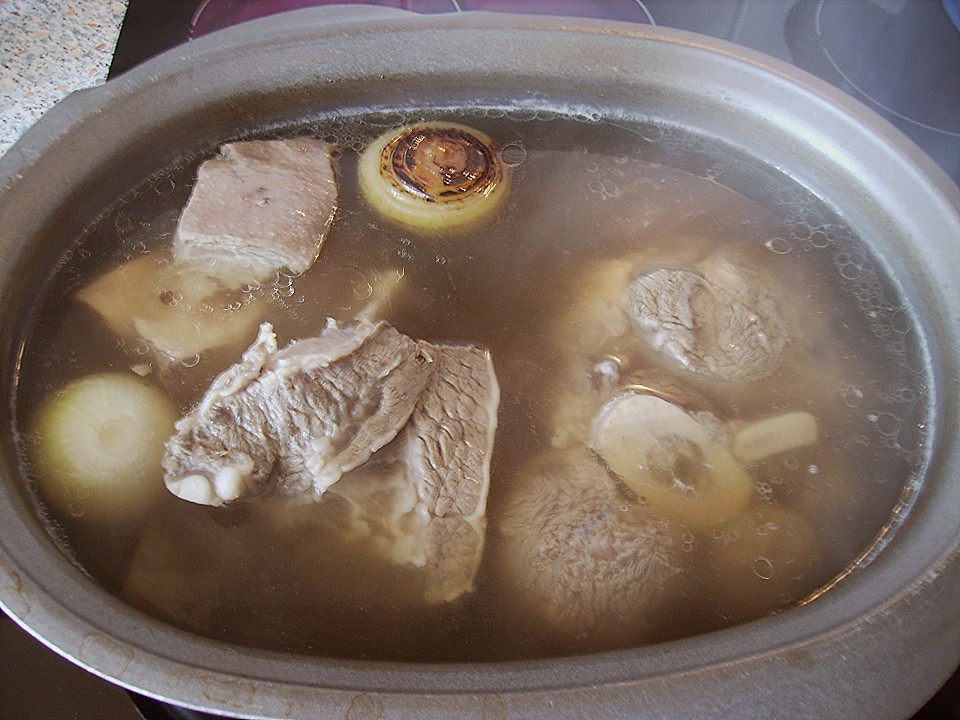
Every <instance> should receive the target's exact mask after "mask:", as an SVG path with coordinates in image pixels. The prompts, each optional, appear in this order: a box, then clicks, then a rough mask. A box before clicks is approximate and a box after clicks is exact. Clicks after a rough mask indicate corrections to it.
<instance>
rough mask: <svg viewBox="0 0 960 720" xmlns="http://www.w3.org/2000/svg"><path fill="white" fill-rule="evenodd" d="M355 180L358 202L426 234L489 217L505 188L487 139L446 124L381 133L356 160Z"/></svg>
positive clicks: (497, 158)
mask: <svg viewBox="0 0 960 720" xmlns="http://www.w3.org/2000/svg"><path fill="white" fill-rule="evenodd" d="M359 180H360V190H361V192H362V194H363V197H364V198H365V199H366V201H367V202H368V203H369V204H370V205H371V206H372V207H374V208H375V209H376V210H377V211H378V212H379V213H381V214H382V215H383V216H385V217H387V218H390V219H391V220H393V221H395V222H397V223H399V224H401V225H406V226H410V227H415V228H419V229H422V230H429V231H441V230H446V229H450V228H459V227H463V226H466V225H471V224H473V223H476V222H479V221H480V220H482V219H484V218H489V217H491V216H492V214H493V211H494V210H495V209H496V208H497V207H498V206H499V205H500V204H501V202H502V201H503V198H504V197H505V196H506V195H507V192H506V190H507V187H508V185H509V176H508V168H507V167H506V166H505V165H504V164H503V162H502V161H501V160H500V156H499V152H498V150H497V148H496V146H495V144H494V143H493V141H492V140H491V139H490V137H488V136H487V135H486V134H484V133H482V132H480V131H479V130H475V129H473V128H469V127H467V126H465V125H459V124H457V123H450V122H425V123H419V124H416V125H409V126H406V127H402V128H398V129H394V130H391V131H389V132H387V133H384V134H383V135H381V136H380V137H379V138H377V139H376V140H374V141H373V142H372V143H371V144H370V145H368V146H367V147H366V148H365V149H364V151H363V153H362V154H361V156H360V166H359Z"/></svg>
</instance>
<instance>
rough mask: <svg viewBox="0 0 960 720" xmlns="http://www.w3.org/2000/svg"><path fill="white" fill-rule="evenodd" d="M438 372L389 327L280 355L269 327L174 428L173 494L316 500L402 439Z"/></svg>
mask: <svg viewBox="0 0 960 720" xmlns="http://www.w3.org/2000/svg"><path fill="white" fill-rule="evenodd" d="M431 371H432V368H431V358H430V356H429V354H428V353H426V352H424V350H423V349H422V348H421V347H420V346H419V345H418V344H417V343H416V342H415V341H414V340H411V339H410V338H408V337H407V336H406V335H402V334H401V333H399V332H397V331H396V330H394V329H393V328H392V327H390V326H389V325H387V324H386V323H382V322H381V323H376V324H372V323H367V322H360V323H352V324H347V325H337V324H336V323H334V322H332V321H331V322H330V323H329V324H328V326H327V327H326V328H325V329H324V330H323V331H322V332H321V333H320V335H319V337H316V338H309V339H305V340H299V341H295V342H293V343H291V344H290V345H288V346H287V347H286V348H284V349H283V350H280V351H278V350H277V340H276V336H275V335H274V333H273V329H272V327H271V326H270V325H269V324H267V323H265V324H263V325H261V328H260V335H259V337H258V338H257V340H256V342H255V343H254V344H253V345H252V346H251V347H250V348H249V349H248V350H247V352H246V353H245V354H244V356H243V359H242V361H241V362H240V363H239V364H237V365H234V366H233V367H231V368H229V369H227V370H226V371H224V372H223V373H222V374H221V375H220V376H219V377H218V378H217V379H216V380H214V382H213V383H212V385H211V386H210V389H209V390H208V391H207V394H206V395H205V396H204V398H203V400H202V401H201V402H200V404H199V405H198V407H197V408H196V409H195V410H194V411H193V412H192V413H190V414H189V415H187V416H186V417H185V418H183V419H182V420H180V421H179V422H178V423H177V425H176V434H175V435H174V436H173V437H172V438H171V439H170V440H169V441H168V442H167V444H166V447H165V452H164V458H163V467H164V470H165V473H166V476H165V480H166V484H167V487H168V488H169V489H170V491H171V492H173V493H174V494H175V495H178V496H179V497H181V498H183V499H185V500H190V501H192V502H196V503H200V504H205V505H222V504H224V503H227V502H230V501H232V500H236V499H238V498H241V497H244V496H247V495H252V494H257V493H260V492H264V491H266V490H268V489H272V490H275V491H276V492H279V493H282V494H286V495H310V496H315V497H319V496H320V495H321V494H322V493H323V492H324V491H325V490H326V489H327V488H328V487H329V486H330V485H331V484H332V483H334V482H336V481H337V480H339V479H340V476H341V475H342V474H343V473H344V472H347V471H349V470H352V469H354V468H356V467H357V466H359V465H361V464H362V463H364V462H366V460H367V459H368V458H369V457H370V455H371V453H373V452H375V451H376V450H378V449H379V448H381V447H383V446H384V445H386V444H387V443H388V442H390V441H391V440H392V439H393V438H394V437H396V435H397V433H398V432H399V431H400V430H401V428H403V426H404V425H405V424H406V423H407V420H408V419H409V418H410V415H411V413H412V412H413V408H414V403H416V402H417V399H418V398H419V397H420V395H421V393H422V392H423V388H424V387H425V386H426V384H427V381H428V379H429V378H430V375H431Z"/></svg>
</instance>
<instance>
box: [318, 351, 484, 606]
mask: <svg viewBox="0 0 960 720" xmlns="http://www.w3.org/2000/svg"><path fill="white" fill-rule="evenodd" d="M422 346H423V348H424V350H425V352H427V353H428V354H429V355H430V356H431V357H432V358H433V367H434V371H433V374H432V375H431V378H430V381H429V382H428V383H427V386H426V388H425V389H424V391H423V394H422V395H421V396H420V399H419V400H418V401H417V403H416V405H415V406H414V409H413V413H412V415H411V416H410V421H409V423H408V424H407V427H406V428H404V431H403V432H402V433H401V434H400V435H399V436H398V437H397V439H396V440H394V441H393V442H392V443H391V444H390V445H388V446H387V447H385V448H384V449H383V450H380V451H379V452H377V453H376V454H375V455H373V457H372V458H371V459H370V461H369V462H367V463H366V464H365V465H363V466H362V467H360V468H358V469H357V470H355V471H353V472H352V473H349V474H347V475H345V476H344V477H343V478H341V480H340V481H339V482H338V483H336V485H334V486H332V487H331V489H330V491H331V492H333V493H336V494H337V495H340V496H341V497H343V498H345V499H347V500H348V501H349V502H350V503H351V505H352V507H353V509H354V518H353V525H354V529H355V530H356V531H357V532H358V533H359V534H361V535H365V536H367V537H369V538H371V539H372V540H373V542H374V543H375V544H376V545H377V546H378V547H379V548H380V550H381V552H382V553H383V554H384V555H386V557H388V559H390V560H391V561H392V562H394V563H396V564H398V565H410V566H414V567H419V568H424V573H425V589H424V595H425V597H426V599H427V600H428V601H429V602H448V601H451V600H455V599H456V598H458V597H460V596H461V595H463V594H464V593H466V592H468V591H470V590H471V589H472V588H473V581H474V577H475V575H476V572H477V569H478V568H479V565H480V559H481V556H482V554H483V546H484V533H485V527H486V502H487V492H488V488H489V486H490V460H491V457H492V454H493V439H494V434H495V432H496V428H497V407H498V404H499V400H500V391H499V387H498V384H497V378H496V375H495V373H494V369H493V363H492V361H491V359H490V355H489V353H487V352H486V351H484V350H483V349H482V348H478V347H472V346H459V345H428V344H426V343H423V344H422Z"/></svg>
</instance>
